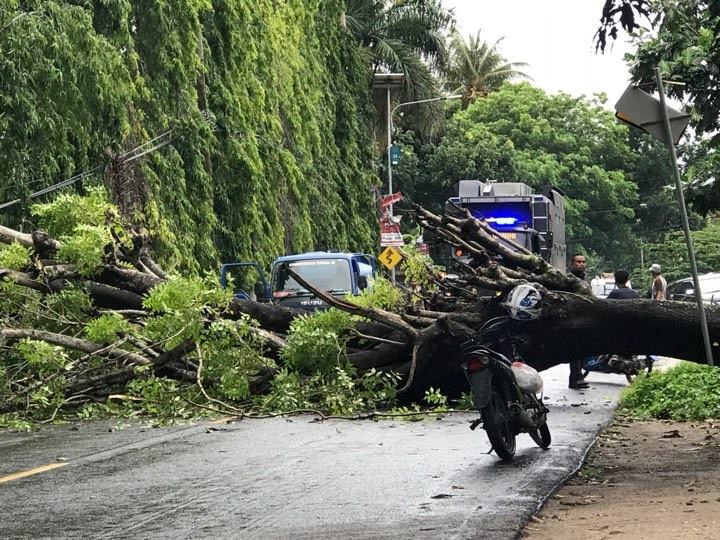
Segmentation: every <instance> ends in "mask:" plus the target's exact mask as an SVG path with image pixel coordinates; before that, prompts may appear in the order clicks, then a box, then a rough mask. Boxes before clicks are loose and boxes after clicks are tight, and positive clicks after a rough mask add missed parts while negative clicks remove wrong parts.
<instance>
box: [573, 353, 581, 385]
mask: <svg viewBox="0 0 720 540" xmlns="http://www.w3.org/2000/svg"><path fill="white" fill-rule="evenodd" d="M582 364H583V360H582V358H580V359H578V360H571V361H570V384H573V383H575V382H577V381H579V380H580V379H582Z"/></svg>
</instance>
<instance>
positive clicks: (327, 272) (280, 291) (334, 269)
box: [273, 259, 352, 298]
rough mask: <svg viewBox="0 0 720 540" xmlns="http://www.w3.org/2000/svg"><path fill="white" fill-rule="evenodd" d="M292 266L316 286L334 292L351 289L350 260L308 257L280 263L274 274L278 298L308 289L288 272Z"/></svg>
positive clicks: (274, 289)
mask: <svg viewBox="0 0 720 540" xmlns="http://www.w3.org/2000/svg"><path fill="white" fill-rule="evenodd" d="M288 267H290V268H291V269H292V270H293V272H295V273H296V274H298V275H300V276H301V277H302V278H303V279H304V280H306V281H308V282H309V283H310V284H311V285H313V286H314V287H317V288H318V289H321V290H323V291H331V292H334V293H339V292H346V291H350V290H351V288H352V284H351V277H350V262H349V261H347V260H345V259H307V260H300V261H291V262H285V263H280V264H279V265H278V267H277V269H276V271H275V273H274V276H273V296H275V297H276V298H278V297H283V296H289V295H293V294H303V293H305V294H308V291H307V290H306V289H305V288H304V287H303V286H301V285H300V284H299V283H298V282H297V281H295V280H294V279H293V278H292V277H291V276H290V275H289V273H288V272H287V268H288Z"/></svg>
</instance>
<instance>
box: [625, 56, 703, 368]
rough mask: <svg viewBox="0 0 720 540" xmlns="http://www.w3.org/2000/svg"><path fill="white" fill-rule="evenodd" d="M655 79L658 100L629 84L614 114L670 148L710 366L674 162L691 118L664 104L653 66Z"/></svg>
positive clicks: (680, 186)
mask: <svg viewBox="0 0 720 540" xmlns="http://www.w3.org/2000/svg"><path fill="white" fill-rule="evenodd" d="M655 80H656V82H657V87H658V92H659V94H660V100H659V101H658V100H656V99H655V98H654V97H652V96H651V95H650V94H647V93H646V92H643V91H642V90H640V89H639V88H637V87H635V86H629V87H628V88H627V89H626V90H625V92H624V93H623V95H622V96H620V99H619V100H618V102H617V103H616V104H615V110H616V111H617V112H616V113H615V116H616V117H617V118H618V119H619V120H621V121H623V122H625V123H627V124H629V125H631V126H633V127H637V128H640V129H642V130H643V131H645V132H646V133H649V134H650V135H652V136H654V137H655V138H657V139H659V140H660V141H662V142H664V143H665V144H666V145H667V147H668V149H669V150H670V155H671V157H672V162H673V168H674V170H675V192H676V193H677V198H678V205H679V207H680V215H681V217H682V222H683V230H684V231H685V243H686V244H687V251H688V260H689V262H690V270H691V272H692V276H693V282H694V284H695V299H696V300H697V305H698V314H699V315H700V326H701V328H702V335H703V342H704V344H705V356H706V358H707V363H708V365H709V366H712V365H714V364H713V353H712V346H711V344H710V333H709V331H708V326H707V318H706V316H705V305H704V304H703V300H702V292H701V291H700V280H699V279H698V273H697V264H696V262H695V249H694V247H693V241H692V235H691V234H690V225H689V223H688V217H687V209H686V208H685V196H684V195H683V190H682V180H681V177H680V167H679V166H678V162H677V153H676V151H675V145H676V144H677V143H678V142H679V141H680V138H681V137H682V134H683V132H684V131H685V128H687V125H688V123H689V122H690V115H687V114H683V113H681V112H679V111H676V110H674V109H672V108H670V107H668V106H667V105H666V104H665V87H664V86H663V80H662V77H661V76H660V68H657V67H656V68H655Z"/></svg>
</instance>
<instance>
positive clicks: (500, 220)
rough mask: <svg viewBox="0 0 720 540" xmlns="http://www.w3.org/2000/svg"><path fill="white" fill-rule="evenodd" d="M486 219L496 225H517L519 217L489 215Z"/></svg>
mask: <svg viewBox="0 0 720 540" xmlns="http://www.w3.org/2000/svg"><path fill="white" fill-rule="evenodd" d="M486 221H487V222H488V223H495V224H496V225H515V224H517V222H518V219H517V218H514V217H489V218H487V219H486Z"/></svg>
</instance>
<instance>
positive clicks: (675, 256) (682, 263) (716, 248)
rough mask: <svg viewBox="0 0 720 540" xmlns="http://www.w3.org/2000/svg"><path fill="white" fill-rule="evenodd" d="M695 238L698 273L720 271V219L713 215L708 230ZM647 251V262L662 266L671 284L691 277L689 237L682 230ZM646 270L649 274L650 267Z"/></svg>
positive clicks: (651, 246)
mask: <svg viewBox="0 0 720 540" xmlns="http://www.w3.org/2000/svg"><path fill="white" fill-rule="evenodd" d="M692 238H693V245H694V247H695V260H696V263H697V267H698V272H699V273H701V274H702V273H705V272H717V271H718V270H720V217H718V216H711V217H710V218H709V219H708V223H707V226H706V227H705V228H703V229H701V230H697V231H692ZM645 250H646V251H645V253H646V255H645V260H646V261H652V262H657V263H659V264H661V265H662V267H663V274H664V275H665V278H666V279H667V280H668V281H672V280H675V279H680V278H684V277H687V276H689V275H690V263H689V262H688V257H687V246H686V244H685V235H684V233H683V232H682V231H681V230H680V231H676V232H673V233H670V234H668V235H667V238H665V239H664V241H662V242H658V243H653V244H649V245H648V246H646V248H645ZM644 270H645V274H647V268H645V269H644ZM648 282H649V279H648Z"/></svg>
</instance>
